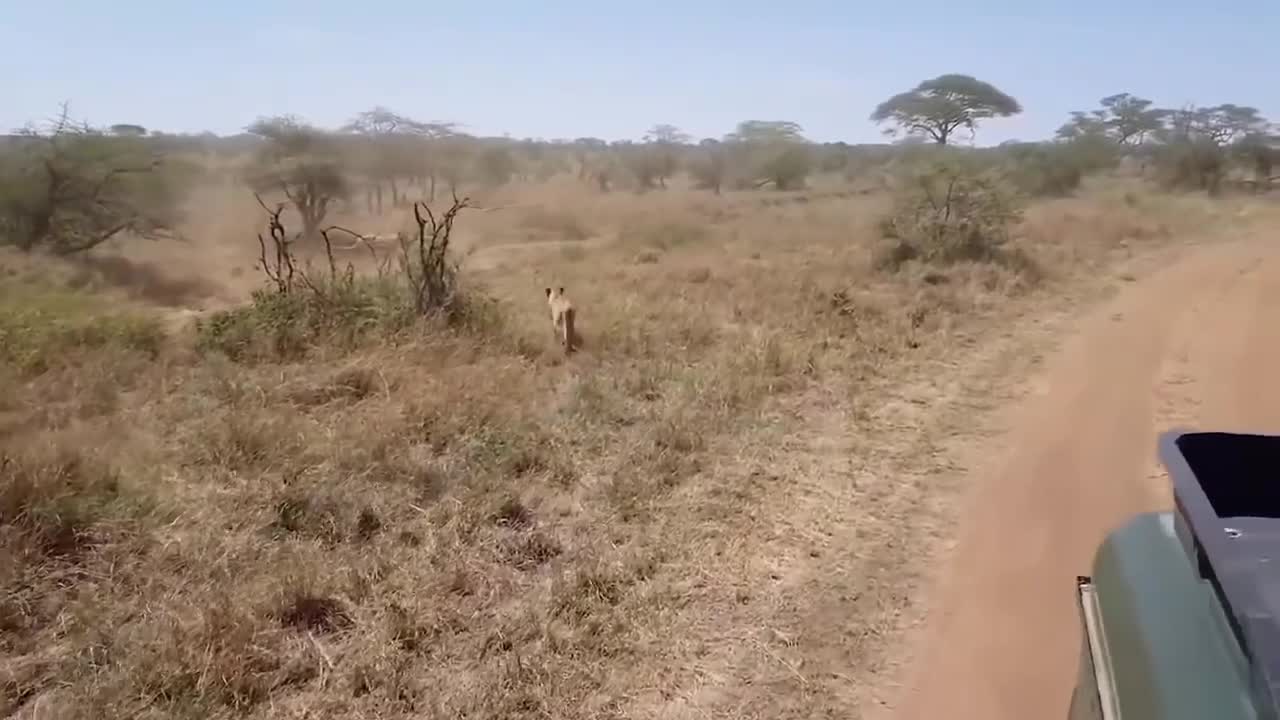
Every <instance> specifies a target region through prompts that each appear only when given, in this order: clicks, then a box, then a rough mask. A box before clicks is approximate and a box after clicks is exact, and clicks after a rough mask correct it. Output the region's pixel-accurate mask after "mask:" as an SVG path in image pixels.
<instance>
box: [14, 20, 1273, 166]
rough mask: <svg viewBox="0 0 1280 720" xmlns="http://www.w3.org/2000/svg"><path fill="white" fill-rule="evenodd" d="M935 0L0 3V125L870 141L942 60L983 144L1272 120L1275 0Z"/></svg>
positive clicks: (879, 135)
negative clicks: (1143, 121) (986, 101)
mask: <svg viewBox="0 0 1280 720" xmlns="http://www.w3.org/2000/svg"><path fill="white" fill-rule="evenodd" d="M366 7H372V8H373V10H372V12H370V11H368V10H366ZM952 7H954V6H952V5H950V4H945V3H942V2H940V1H939V0H920V1H919V2H916V3H913V4H912V5H910V6H902V7H896V8H893V7H888V6H885V5H875V6H872V5H870V4H867V3H858V4H842V3H837V2H806V3H788V4H786V5H781V4H777V3H760V2H746V1H743V2H737V3H725V2H702V3H697V4H692V3H684V4H679V5H677V4H675V3H652V2H651V3H648V4H645V5H643V6H628V7H617V8H613V9H611V10H608V11H601V10H598V9H597V6H596V5H593V4H588V3H586V2H583V1H581V0H574V1H573V2H559V3H554V4H550V3H549V4H547V5H545V6H541V7H540V6H537V5H534V4H532V3H528V4H522V3H514V2H508V3H489V4H486V5H485V7H484V9H483V10H482V9H481V8H479V7H428V6H425V5H422V4H416V3H409V2H404V1H403V0H389V1H388V2H384V3H382V4H379V5H376V6H359V7H353V6H344V5H339V4H335V3H302V2H296V1H295V0H284V1H281V2H277V3H273V4H272V6H271V7H269V8H267V9H261V8H259V7H257V6H255V5H251V4H249V3H248V2H245V1H244V0H228V2H225V3H223V4H220V5H217V6H212V5H203V6H194V5H193V6H190V7H177V6H174V5H170V4H161V3H159V2H155V1H154V0H138V1H137V2H134V3H132V4H130V5H127V6H125V5H111V4H97V3H89V2H83V1H70V0H68V1H66V2H61V3H48V4H43V5H34V4H20V5H19V4H14V5H13V6H12V7H11V8H6V10H5V15H6V16H7V20H8V22H7V23H6V24H5V25H4V26H3V27H0V62H3V63H4V64H5V65H6V66H9V67H13V68H20V69H21V71H20V72H19V73H17V74H16V78H15V80H16V81H15V82H14V83H13V86H12V87H10V88H8V92H7V93H6V102H5V103H4V105H3V106H2V107H0V132H9V131H10V130H12V129H16V128H20V127H22V126H23V125H25V124H27V123H28V122H32V121H37V122H38V121H40V120H42V119H44V118H47V117H50V116H52V115H54V114H56V112H57V109H58V107H59V105H60V104H61V103H62V102H64V101H66V102H69V103H70V107H71V112H72V114H73V115H74V116H75V117H76V118H77V119H82V120H86V121H88V122H90V123H92V124H94V125H103V126H105V125H111V124H115V123H133V124H138V125H142V126H144V127H146V128H148V129H154V130H161V131H165V132H186V133H199V132H203V131H212V132H215V133H217V134H219V135H230V134H236V133H238V132H242V131H243V129H244V127H245V126H246V125H248V124H249V123H250V122H252V121H253V120H254V119H255V118H257V117H259V116H269V115H278V114H283V113H290V114H294V115H297V116H299V117H302V118H304V119H306V120H308V121H309V122H312V123H314V124H316V125H319V126H323V127H336V126H338V125H341V124H342V123H344V122H346V121H347V120H349V119H350V118H351V117H352V116H354V115H355V114H356V113H358V112H361V111H363V110H368V109H370V108H372V107H374V106H376V105H382V106H385V107H388V108H389V109H391V110H393V111H395V112H398V113H400V114H403V115H407V116H409V117H413V118H415V119H418V120H424V121H447V122H455V123H458V124H459V126H460V129H462V130H464V131H466V132H469V133H473V134H477V135H489V136H500V135H503V134H510V135H511V136H513V137H530V138H543V139H557V138H575V137H584V136H590V137H599V138H603V139H606V140H620V139H639V138H640V137H641V136H642V135H643V134H644V133H645V131H646V130H648V129H649V128H650V127H652V126H653V125H655V124H658V123H670V124H673V125H676V126H678V127H680V128H681V129H682V130H684V131H685V132H687V133H689V134H690V135H692V136H693V137H694V138H695V139H697V138H703V137H717V138H718V137H721V136H723V135H724V134H725V133H727V132H730V131H732V130H733V128H734V126H735V125H736V124H737V123H738V122H739V121H742V120H750V119H758V120H792V121H795V122H798V123H799V124H800V125H801V126H802V127H803V128H804V131H805V135H806V137H808V138H809V139H811V140H815V141H818V142H834V141H840V140H843V141H845V142H849V143H876V142H885V141H886V138H885V137H884V135H883V134H882V133H881V132H880V129H879V128H878V127H877V126H876V125H875V124H874V123H872V122H871V121H870V120H869V119H868V116H869V115H870V114H871V111H872V110H873V109H874V108H875V106H876V105H877V104H878V103H879V102H881V101H882V100H884V99H886V98H888V97H889V96H890V95H893V94H895V93H897V92H900V91H903V90H907V89H909V88H910V87H912V86H914V85H915V84H917V83H918V82H920V81H921V80H924V79H926V78H928V77H933V76H935V75H939V74H942V73H949V72H958V73H966V74H970V75H974V76H975V77H977V78H979V79H982V80H985V81H987V82H990V83H992V84H994V85H995V86H996V87H998V88H1000V89H1001V90H1003V91H1005V92H1007V93H1009V94H1010V95H1013V96H1014V97H1015V98H1017V99H1018V100H1019V101H1020V102H1021V103H1022V105H1023V107H1024V112H1023V113H1022V114H1021V115H1019V116H1017V117H1014V118H1010V119H1004V120H993V121H989V122H988V123H986V124H985V125H983V126H982V127H981V128H979V130H978V133H977V136H976V144H979V145H993V144H997V143H999V142H1003V141H1006V140H1011V139H1019V140H1036V139H1043V138H1045V137H1049V136H1051V135H1052V134H1053V132H1054V131H1055V130H1056V129H1057V128H1058V127H1059V126H1060V125H1062V123H1063V122H1065V121H1066V120H1067V118H1068V113H1070V112H1071V111H1072V110H1089V109H1092V108H1095V107H1097V105H1098V100H1099V99H1100V98H1102V97H1104V96H1106V95H1111V94H1115V93H1120V92H1128V93H1132V94H1134V95H1138V96H1141V97H1145V98H1148V99H1150V100H1152V101H1153V102H1154V103H1155V104H1156V105H1157V106H1162V107H1178V106H1182V105H1185V104H1189V103H1194V104H1197V105H1202V106H1203V105H1217V104H1221V103H1235V104H1239V105H1251V106H1254V107H1257V108H1258V109H1259V110H1260V111H1261V113H1262V114H1263V115H1264V116H1266V117H1268V118H1277V116H1280V89H1278V88H1277V86H1276V84H1275V83H1274V82H1273V81H1272V78H1271V77H1270V67H1271V65H1272V58H1271V56H1270V50H1271V48H1272V47H1273V46H1274V43H1273V37H1274V36H1275V35H1276V34H1277V33H1280V3H1267V2H1262V1H1261V0H1249V1H1246V2H1244V3H1240V4H1237V5H1236V6H1234V12H1232V13H1225V12H1216V13H1215V12H1213V11H1212V10H1211V9H1209V8H1207V7H1206V6H1205V5H1203V4H1193V3H1190V2H1169V3H1160V4H1156V3H1145V4H1144V3H1137V4H1133V3H1131V4H1128V5H1124V6H1120V5H1112V4H1104V3H1102V2H1098V0H1082V1H1081V2H1076V3H1072V4H1071V5H1070V7H1051V6H1049V5H1048V4H1047V3H1035V4H1032V3H1023V4H1021V5H1019V6H1018V8H1017V9H1016V10H1010V9H1008V8H1007V7H1006V6H1004V4H1002V3H997V2H993V1H991V0H978V2H977V3H975V4H973V5H971V6H968V7H967V8H966V12H965V13H964V14H963V15H959V16H956V15H952V14H950V13H949V12H948V11H949V10H950V9H951V8H952ZM59 48H61V49H59ZM959 140H960V142H962V143H967V142H968V141H969V137H968V134H967V133H965V134H963V135H962V137H961V138H960V139H959Z"/></svg>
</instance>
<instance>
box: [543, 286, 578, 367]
mask: <svg viewBox="0 0 1280 720" xmlns="http://www.w3.org/2000/svg"><path fill="white" fill-rule="evenodd" d="M546 290H547V306H548V307H550V308H551V333H552V335H554V336H555V338H556V342H558V343H560V344H561V345H563V346H564V351H565V354H566V355H567V354H568V353H571V352H573V349H574V347H573V346H574V341H575V340H577V335H576V333H575V331H574V329H573V320H574V315H575V312H574V309H573V303H571V302H569V298H568V297H567V296H565V294H564V288H556V290H555V291H554V292H552V290H551V288H547V289H546Z"/></svg>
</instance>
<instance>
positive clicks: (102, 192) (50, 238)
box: [0, 107, 185, 255]
mask: <svg viewBox="0 0 1280 720" xmlns="http://www.w3.org/2000/svg"><path fill="white" fill-rule="evenodd" d="M180 169H181V168H180V167H179V166H178V165H177V164H175V163H172V162H169V161H168V160H167V159H166V158H165V157H164V155H163V154H162V153H160V152H158V151H157V150H156V149H155V148H154V147H153V146H152V144H151V143H150V142H149V141H148V140H147V139H146V138H142V137H138V136H136V135H124V136H114V135H108V134H104V133H103V132H101V131H99V130H96V129H94V128H91V127H89V126H88V125H85V124H83V123H76V122H74V121H72V120H71V119H70V117H69V115H68V111H67V109H66V107H64V108H63V109H62V112H61V114H60V116H59V117H58V118H57V119H56V120H54V121H53V122H52V123H50V124H49V126H48V127H46V128H44V129H38V128H34V127H33V128H28V129H26V130H24V131H22V132H20V133H19V134H18V136H17V138H15V140H14V141H13V144H12V146H11V147H9V148H7V149H3V150H0V244H7V245H13V246H15V247H17V248H18V249H20V250H24V251H30V250H34V249H37V248H43V249H47V250H49V251H50V252H53V253H55V254H61V255H66V254H72V253H78V252H82V251H85V250H89V249H90V248H94V247H97V246H98V245H101V244H102V243H104V242H107V241H108V240H111V239H112V238H114V237H117V236H119V235H121V234H132V235H135V236H140V237H146V238H160V237H170V236H172V235H173V234H174V233H173V230H174V228H175V227H176V226H177V224H178V222H179V220H180V219H181V213H180V204H181V199H182V198H181V188H182V187H183V185H184V182H183V181H184V179H185V178H184V176H183V175H182V174H181V173H178V172H176V171H178V170H180Z"/></svg>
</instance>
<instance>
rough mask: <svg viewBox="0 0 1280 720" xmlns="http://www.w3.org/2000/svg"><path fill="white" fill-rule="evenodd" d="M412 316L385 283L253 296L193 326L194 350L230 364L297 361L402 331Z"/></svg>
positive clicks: (403, 300) (375, 281) (400, 294)
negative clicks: (314, 352) (316, 351)
mask: <svg viewBox="0 0 1280 720" xmlns="http://www.w3.org/2000/svg"><path fill="white" fill-rule="evenodd" d="M412 319H413V310H412V307H411V306H410V305H409V302H408V298H406V296H405V294H404V291H403V290H402V289H401V288H400V287H399V286H398V285H396V284H395V283H393V282H390V281H387V280H385V279H363V278H359V279H352V280H351V281H350V282H338V283H331V284H329V285H327V286H317V289H316V290H312V289H311V288H296V289H294V291H292V292H288V293H282V292H277V291H275V290H258V291H255V292H254V293H253V299H252V301H251V302H250V303H249V304H248V305H244V306H242V307H237V308H233V309H231V310H224V311H221V312H217V313H214V314H213V315H211V316H210V317H208V318H207V319H202V320H200V321H198V322H197V324H196V349H197V350H199V351H200V352H204V353H209V352H219V353H222V354H224V355H226V356H227V357H228V358H230V359H231V360H234V361H238V362H242V361H260V360H297V359H300V358H302V357H305V356H306V355H307V354H308V353H309V352H310V351H311V350H312V349H313V348H315V347H318V346H322V345H323V346H336V347H338V348H339V349H344V350H350V349H352V348H354V347H356V346H357V345H359V344H360V343H362V342H364V341H365V340H367V339H368V338H370V337H371V336H373V335H378V336H386V335H388V334H390V333H394V332H396V331H398V330H401V329H403V328H405V327H407V326H408V325H409V324H410V323H411V322H412Z"/></svg>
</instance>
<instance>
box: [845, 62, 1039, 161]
mask: <svg viewBox="0 0 1280 720" xmlns="http://www.w3.org/2000/svg"><path fill="white" fill-rule="evenodd" d="M1020 112H1022V105H1020V104H1019V103H1018V101H1017V100H1015V99H1013V98H1012V97H1010V96H1009V95H1006V94H1005V93H1003V92H1001V91H1000V90H998V89H997V88H996V87H995V86H994V85H992V84H991V83H987V82H983V81H981V80H978V79H977V78H975V77H972V76H970V75H960V74H954V73H953V74H948V75H939V76H938V77H936V78H933V79H931V80H925V81H924V82H922V83H920V84H919V85H917V86H915V88H913V89H911V90H908V91H907V92H903V93H898V94H897V95H894V96H893V97H891V98H889V99H888V100H885V101H884V102H882V103H880V105H879V106H878V107H877V108H876V109H875V112H873V113H871V120H872V121H874V122H876V123H885V122H892V123H893V124H894V125H895V126H896V127H894V128H890V129H889V130H888V131H886V132H887V134H890V135H893V134H895V133H896V132H897V131H899V130H900V131H902V132H905V133H906V134H908V135H922V136H926V137H930V138H932V139H933V141H934V142H935V143H937V144H939V145H946V144H947V142H948V141H949V140H950V139H951V136H952V135H953V134H954V133H955V131H956V130H959V129H960V128H965V129H968V130H969V131H970V132H972V131H974V130H976V129H977V126H978V123H979V122H980V121H982V120H986V119H989V118H995V117H1010V116H1013V115H1017V114H1018V113H1020Z"/></svg>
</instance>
